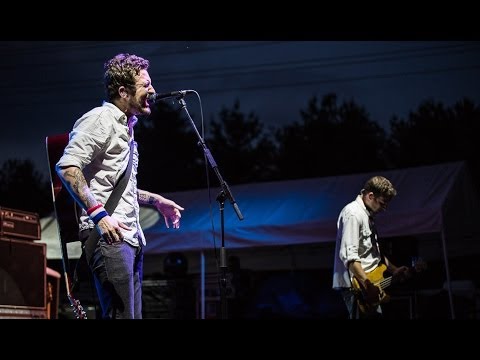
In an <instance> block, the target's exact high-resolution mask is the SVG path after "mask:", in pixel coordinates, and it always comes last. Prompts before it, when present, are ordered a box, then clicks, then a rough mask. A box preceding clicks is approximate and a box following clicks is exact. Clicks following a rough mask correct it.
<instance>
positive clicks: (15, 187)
mask: <svg viewBox="0 0 480 360" xmlns="http://www.w3.org/2000/svg"><path fill="white" fill-rule="evenodd" d="M0 206H4V207H8V208H12V209H17V210H23V211H30V212H36V213H38V214H39V215H40V216H47V215H49V214H50V213H51V212H52V211H53V201H52V191H51V186H50V181H46V180H44V179H43V176H42V174H41V173H40V172H39V171H38V170H36V169H35V166H34V164H33V162H32V161H31V160H29V159H27V160H18V159H9V160H7V161H6V162H4V163H3V165H2V168H1V171H0Z"/></svg>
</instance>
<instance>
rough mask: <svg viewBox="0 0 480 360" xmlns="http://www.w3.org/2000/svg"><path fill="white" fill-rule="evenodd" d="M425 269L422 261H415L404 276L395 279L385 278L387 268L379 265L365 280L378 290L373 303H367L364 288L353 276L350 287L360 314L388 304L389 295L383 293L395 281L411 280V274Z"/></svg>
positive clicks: (392, 277)
mask: <svg viewBox="0 0 480 360" xmlns="http://www.w3.org/2000/svg"><path fill="white" fill-rule="evenodd" d="M426 267H427V265H426V263H425V262H424V261H422V260H418V261H415V263H414V265H413V267H411V268H408V270H407V271H406V272H405V273H404V274H402V275H401V276H399V277H398V278H396V277H394V276H393V275H388V276H385V274H388V270H387V266H386V265H385V264H383V263H381V264H380V265H379V266H378V267H377V268H376V269H375V270H373V271H371V272H369V273H367V274H366V275H367V279H368V280H370V282H371V283H372V284H373V285H374V286H376V287H377V288H378V290H379V293H378V298H377V299H376V300H375V301H367V299H366V297H367V296H366V295H367V289H365V287H364V286H363V285H362V284H361V283H360V282H359V281H358V280H357V278H356V277H355V276H354V277H353V279H352V285H353V289H354V291H355V292H356V294H357V305H358V308H359V310H360V312H362V313H369V312H372V311H374V310H375V309H376V307H377V306H378V305H380V304H384V303H386V302H388V301H389V300H390V295H388V294H387V293H386V292H385V291H384V290H385V289H386V288H388V287H389V286H390V285H392V284H393V283H395V282H396V281H397V280H400V281H403V280H405V279H409V278H411V277H412V276H413V274H415V273H418V272H421V271H423V270H425V269H426Z"/></svg>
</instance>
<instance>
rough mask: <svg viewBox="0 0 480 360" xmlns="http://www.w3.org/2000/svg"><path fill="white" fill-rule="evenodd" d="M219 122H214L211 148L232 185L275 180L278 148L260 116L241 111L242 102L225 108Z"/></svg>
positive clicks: (223, 173)
mask: <svg viewBox="0 0 480 360" xmlns="http://www.w3.org/2000/svg"><path fill="white" fill-rule="evenodd" d="M219 118H220V120H219V121H215V120H214V119H212V120H211V121H210V126H211V131H210V134H211V135H210V137H209V138H208V140H207V141H206V142H207V146H208V147H209V148H210V150H211V152H212V154H213V156H214V158H215V161H216V162H217V165H218V167H219V170H220V172H221V174H222V176H223V177H224V179H225V181H227V182H228V183H229V184H242V183H248V182H256V181H266V180H272V179H273V178H274V176H275V174H276V171H277V168H276V161H275V158H276V152H275V151H276V149H275V145H274V144H273V142H272V140H271V139H270V138H271V134H270V133H267V132H266V131H265V129H264V126H263V125H262V124H261V123H260V121H259V118H258V116H256V115H255V114H254V113H253V112H250V113H249V114H248V115H246V114H244V113H243V112H241V111H240V102H239V101H238V100H236V101H235V103H234V105H233V108H232V109H227V108H225V107H223V108H222V109H221V111H220V113H219Z"/></svg>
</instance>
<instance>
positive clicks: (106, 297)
mask: <svg viewBox="0 0 480 360" xmlns="http://www.w3.org/2000/svg"><path fill="white" fill-rule="evenodd" d="M93 231H97V230H96V229H94V230H93ZM88 233H89V231H82V233H81V237H80V238H81V239H82V240H83V239H87V238H88ZM90 269H91V271H92V273H93V278H94V280H95V287H96V289H97V295H98V298H99V300H100V305H101V308H102V318H103V319H141V318H142V277H143V248H142V246H139V247H134V246H132V245H130V244H129V243H127V242H125V241H122V242H120V243H116V244H113V245H108V244H107V243H105V242H104V241H103V240H100V241H99V242H98V244H97V246H96V248H95V250H94V253H93V256H92V260H91V261H90Z"/></svg>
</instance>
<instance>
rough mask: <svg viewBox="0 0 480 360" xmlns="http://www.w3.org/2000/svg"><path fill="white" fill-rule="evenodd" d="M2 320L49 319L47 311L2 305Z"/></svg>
mask: <svg viewBox="0 0 480 360" xmlns="http://www.w3.org/2000/svg"><path fill="white" fill-rule="evenodd" d="M0 319H48V313H47V309H38V308H33V307H28V306H4V305H0Z"/></svg>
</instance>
